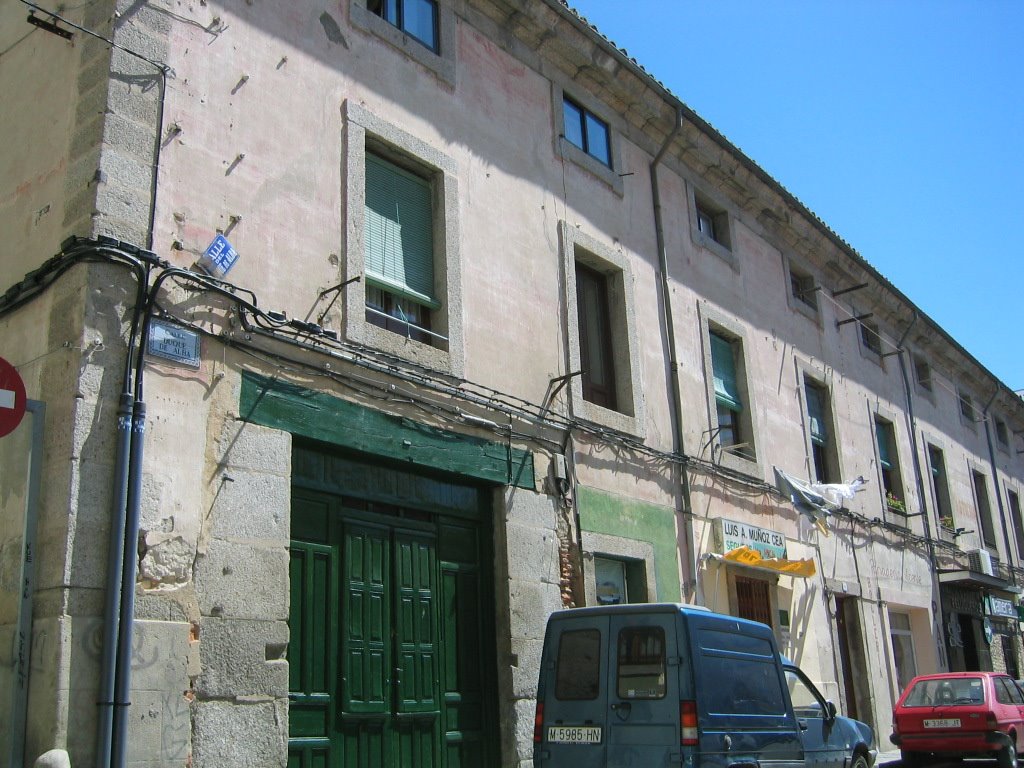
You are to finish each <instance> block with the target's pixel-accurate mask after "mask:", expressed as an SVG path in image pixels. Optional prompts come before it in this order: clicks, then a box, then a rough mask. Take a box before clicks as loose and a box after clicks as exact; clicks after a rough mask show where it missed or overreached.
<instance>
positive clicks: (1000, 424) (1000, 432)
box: [995, 418, 1010, 450]
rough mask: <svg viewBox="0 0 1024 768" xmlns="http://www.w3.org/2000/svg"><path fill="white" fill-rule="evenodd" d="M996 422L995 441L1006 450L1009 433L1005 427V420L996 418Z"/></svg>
mask: <svg viewBox="0 0 1024 768" xmlns="http://www.w3.org/2000/svg"><path fill="white" fill-rule="evenodd" d="M995 424H996V442H998V443H999V447H1000V448H1002V449H1003V450H1006V449H1008V448H1009V447H1010V433H1009V432H1008V431H1007V429H1006V422H1005V421H1003V420H1002V419H999V418H997V419H996V420H995Z"/></svg>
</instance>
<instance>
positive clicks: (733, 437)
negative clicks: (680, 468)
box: [710, 331, 754, 458]
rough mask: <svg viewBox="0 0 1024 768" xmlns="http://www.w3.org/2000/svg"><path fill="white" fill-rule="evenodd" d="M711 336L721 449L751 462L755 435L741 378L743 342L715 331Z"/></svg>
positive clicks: (712, 365)
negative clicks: (744, 403)
mask: <svg viewBox="0 0 1024 768" xmlns="http://www.w3.org/2000/svg"><path fill="white" fill-rule="evenodd" d="M710 336H711V367H712V369H713V377H714V382H715V406H716V413H717V416H718V442H719V445H721V447H722V449H723V450H727V451H730V452H732V453H738V454H740V455H741V456H746V457H748V458H751V457H752V456H753V453H754V450H753V449H754V445H753V435H752V434H751V425H750V419H749V414H748V413H746V412H745V410H744V407H743V398H742V396H741V393H740V381H739V377H738V376H737V367H738V366H737V362H738V360H739V359H740V355H741V354H742V351H741V349H740V345H739V341H736V340H733V339H729V338H726V337H725V336H723V335H721V334H720V333H717V332H715V331H711V334H710Z"/></svg>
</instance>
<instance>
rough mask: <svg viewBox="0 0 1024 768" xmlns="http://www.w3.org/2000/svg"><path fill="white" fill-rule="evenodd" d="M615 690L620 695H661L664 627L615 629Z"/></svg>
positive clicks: (662, 689)
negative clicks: (616, 661) (617, 638)
mask: <svg viewBox="0 0 1024 768" xmlns="http://www.w3.org/2000/svg"><path fill="white" fill-rule="evenodd" d="M615 692H616V693H617V694H618V697H619V698H620V699H660V698H663V697H664V696H665V630H663V629H662V628H661V627H627V628H625V629H621V630H619V646H618V679H617V683H616V689H615Z"/></svg>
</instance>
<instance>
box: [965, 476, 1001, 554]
mask: <svg viewBox="0 0 1024 768" xmlns="http://www.w3.org/2000/svg"><path fill="white" fill-rule="evenodd" d="M971 480H972V481H973V483H974V502H975V505H976V506H977V509H978V518H979V519H980V521H981V538H982V541H984V542H985V545H986V546H988V547H993V548H994V547H995V546H996V528H995V525H994V524H993V522H992V505H991V504H990V503H989V497H988V483H987V482H986V481H985V474H984V473H983V472H978V471H977V470H971Z"/></svg>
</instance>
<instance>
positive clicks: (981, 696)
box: [891, 672, 1024, 768]
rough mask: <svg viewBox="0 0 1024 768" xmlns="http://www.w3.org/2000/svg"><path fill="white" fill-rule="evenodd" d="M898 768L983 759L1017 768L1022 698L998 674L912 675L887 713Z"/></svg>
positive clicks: (1022, 743)
mask: <svg viewBox="0 0 1024 768" xmlns="http://www.w3.org/2000/svg"><path fill="white" fill-rule="evenodd" d="M892 724H893V734H892V737H891V738H892V743H893V744H895V745H896V746H898V747H899V748H900V753H901V755H902V757H903V765H904V766H923V765H926V764H929V763H931V762H934V761H935V760H936V759H940V760H941V759H957V758H961V757H987V758H995V759H996V760H998V761H999V768H1017V752H1018V751H1019V750H1020V749H1021V748H1022V747H1024V692H1022V691H1021V689H1020V688H1019V687H1018V686H1017V684H1016V682H1014V680H1013V678H1011V677H1010V676H1009V675H1005V674H1002V673H1000V672H946V673H943V674H938V675H918V676H917V677H915V678H914V679H913V680H911V681H910V683H909V684H908V685H907V688H906V690H905V691H903V695H902V696H900V700H899V701H897V702H896V707H895V709H893V713H892Z"/></svg>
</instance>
